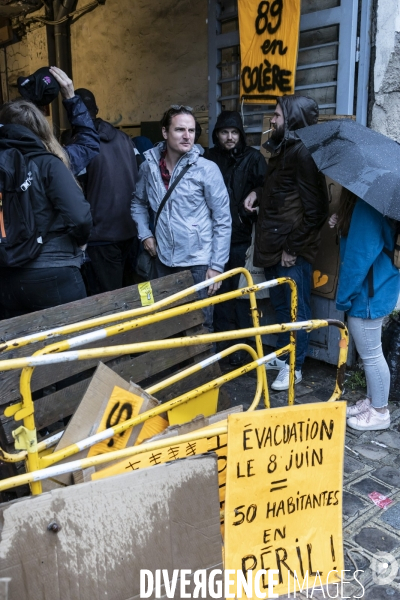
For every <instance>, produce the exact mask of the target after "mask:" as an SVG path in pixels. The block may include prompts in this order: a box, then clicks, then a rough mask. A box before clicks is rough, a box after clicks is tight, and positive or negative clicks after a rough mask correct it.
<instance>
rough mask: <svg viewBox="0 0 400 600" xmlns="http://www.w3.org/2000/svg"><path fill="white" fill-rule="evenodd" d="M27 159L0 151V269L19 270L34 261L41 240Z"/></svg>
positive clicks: (11, 149)
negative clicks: (33, 203) (12, 268)
mask: <svg viewBox="0 0 400 600" xmlns="http://www.w3.org/2000/svg"><path fill="white" fill-rule="evenodd" d="M32 181H33V175H32V170H31V169H30V168H29V158H28V157H27V156H24V155H23V154H21V152H20V151H19V150H17V149H15V148H7V149H6V150H1V152H0V232H1V238H0V267H21V266H23V265H24V264H26V263H28V262H29V261H31V260H33V259H34V258H36V257H37V256H38V255H39V254H40V252H41V250H42V248H43V239H42V237H41V235H40V234H39V232H38V230H37V225H36V222H35V215H34V212H33V209H32V204H31V198H30V188H31V184H32Z"/></svg>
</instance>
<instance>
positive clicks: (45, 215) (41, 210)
mask: <svg viewBox="0 0 400 600" xmlns="http://www.w3.org/2000/svg"><path fill="white" fill-rule="evenodd" d="M0 124H1V126H0V194H1V201H2V203H1V205H0V228H1V242H2V243H1V244H0V281H1V284H0V309H1V310H2V312H3V315H2V316H3V317H6V318H10V317H15V316H18V315H22V314H26V313H30V312H33V311H37V310H42V309H45V308H49V307H52V306H57V305H59V304H64V303H66V302H71V301H73V300H79V299H81V298H85V297H86V291H85V286H84V283H83V279H82V276H81V273H80V267H81V264H82V261H83V248H84V246H85V244H86V243H87V241H88V239H89V233H90V228H91V226H92V218H91V214H90V206H89V203H88V202H87V201H86V200H85V197H84V195H83V193H82V191H81V189H80V187H79V185H78V184H77V182H76V180H75V179H74V177H73V175H72V173H71V171H70V169H69V162H68V158H67V156H66V154H65V152H64V151H63V149H62V147H61V146H60V144H59V143H58V142H57V140H56V138H55V137H54V135H53V133H52V131H51V129H50V126H49V123H48V122H47V120H46V118H45V117H44V115H43V114H42V113H41V112H40V110H39V109H38V108H37V107H36V106H35V105H34V104H32V103H31V102H29V101H27V100H24V99H18V100H15V101H13V102H7V103H6V104H3V106H2V107H1V109H0ZM24 177H26V179H25V181H24ZM21 181H22V184H21ZM13 182H14V183H13ZM18 212H20V213H21V214H23V215H24V217H23V218H22V217H21V218H19V219H17V218H16V217H15V215H17V214H18ZM32 232H33V233H32ZM10 240H12V241H10Z"/></svg>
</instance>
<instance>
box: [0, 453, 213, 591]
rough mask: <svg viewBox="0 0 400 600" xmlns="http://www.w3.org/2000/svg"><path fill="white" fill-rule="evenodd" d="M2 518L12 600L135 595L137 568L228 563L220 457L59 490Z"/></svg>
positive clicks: (0, 544) (3, 571) (3, 511)
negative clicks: (54, 528) (224, 549)
mask: <svg viewBox="0 0 400 600" xmlns="http://www.w3.org/2000/svg"><path fill="white" fill-rule="evenodd" d="M0 515H1V522H2V524H3V526H2V530H1V539H0V556H1V558H2V560H1V564H0V577H11V582H10V585H9V599H8V600H89V599H90V600H136V599H138V598H139V597H140V587H139V585H140V584H139V581H140V570H141V569H148V570H151V571H154V570H155V569H167V570H168V575H169V579H171V576H172V570H173V569H190V570H191V571H192V572H193V571H195V570H197V569H214V568H219V569H221V566H222V549H221V534H220V519H219V502H218V477H217V459H216V457H215V456H201V457H193V458H191V459H187V460H182V461H177V462H174V463H171V464H167V465H161V466H158V467H154V468H153V469H144V470H142V471H138V472H130V473H127V474H124V475H119V476H117V477H113V478H112V479H103V480H101V481H96V482H90V483H84V484H82V485H79V486H73V487H67V488H64V489H58V490H53V491H51V492H49V493H46V494H42V495H40V496H34V497H31V498H28V499H26V500H25V499H24V500H23V501H17V502H15V503H12V504H6V505H2V506H1V507H0ZM51 522H56V523H57V524H58V527H59V531H58V533H54V532H52V531H49V530H48V525H49V524H50V523H51ZM189 587H190V586H188V588H187V589H188V591H189ZM161 591H162V595H164V594H165V590H164V589H163V588H162V590H161ZM151 597H152V598H154V595H153V596H151ZM174 597H175V598H180V597H181V595H180V590H179V583H178V588H177V590H176V593H175V595H174Z"/></svg>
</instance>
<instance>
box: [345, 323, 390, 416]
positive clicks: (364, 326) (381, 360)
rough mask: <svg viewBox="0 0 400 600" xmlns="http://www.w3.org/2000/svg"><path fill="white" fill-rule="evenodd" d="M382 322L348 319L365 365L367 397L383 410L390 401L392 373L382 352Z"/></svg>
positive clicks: (375, 406)
mask: <svg viewBox="0 0 400 600" xmlns="http://www.w3.org/2000/svg"><path fill="white" fill-rule="evenodd" d="M382 322H383V318H381V319H360V318H358V317H350V316H349V317H348V318H347V323H348V326H349V331H350V334H351V336H352V338H353V340H354V343H355V345H356V348H357V352H358V354H359V355H360V358H361V360H362V362H363V365H364V371H365V379H366V380H367V397H368V398H370V399H371V404H372V406H373V407H374V408H383V407H384V406H387V404H388V401H389V389H390V371H389V367H388V364H387V362H386V360H385V357H384V356H383V352H382V343H381V338H382Z"/></svg>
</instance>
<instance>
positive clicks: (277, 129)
mask: <svg viewBox="0 0 400 600" xmlns="http://www.w3.org/2000/svg"><path fill="white" fill-rule="evenodd" d="M271 125H272V127H273V128H274V131H273V132H272V134H271V138H272V139H273V140H275V141H276V142H279V141H280V140H282V139H283V136H284V134H285V117H284V116H283V112H282V108H281V105H280V104H277V105H276V107H275V111H274V116H273V117H272V119H271Z"/></svg>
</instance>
